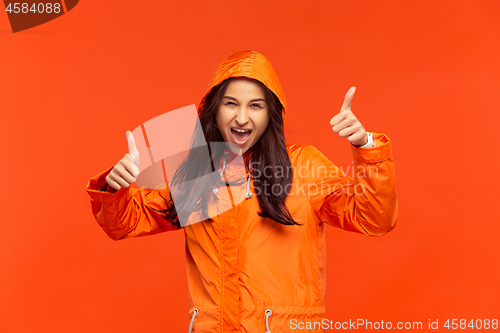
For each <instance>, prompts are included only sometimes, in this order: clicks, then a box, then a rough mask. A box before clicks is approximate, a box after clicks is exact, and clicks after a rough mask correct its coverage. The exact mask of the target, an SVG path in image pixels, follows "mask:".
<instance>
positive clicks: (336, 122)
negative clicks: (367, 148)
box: [330, 87, 368, 147]
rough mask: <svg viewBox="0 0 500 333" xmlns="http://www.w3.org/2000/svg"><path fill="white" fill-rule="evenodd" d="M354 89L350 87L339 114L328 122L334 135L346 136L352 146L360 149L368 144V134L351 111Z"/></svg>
mask: <svg viewBox="0 0 500 333" xmlns="http://www.w3.org/2000/svg"><path fill="white" fill-rule="evenodd" d="M355 91H356V87H351V89H349V90H348V91H347V94H346V95H345V98H344V104H342V107H341V108H340V112H339V113H338V114H337V115H335V116H334V117H333V118H332V120H330V125H331V126H332V130H333V132H334V133H338V134H339V135H340V137H341V138H345V137H346V136H347V140H348V141H349V142H350V143H351V144H352V145H354V146H358V147H361V146H363V145H366V144H367V143H368V134H367V133H366V130H365V128H364V127H363V125H361V122H360V121H359V120H358V118H356V116H355V115H354V113H352V111H351V102H352V98H353V97H354V92H355Z"/></svg>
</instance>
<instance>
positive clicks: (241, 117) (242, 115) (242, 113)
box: [236, 107, 250, 126]
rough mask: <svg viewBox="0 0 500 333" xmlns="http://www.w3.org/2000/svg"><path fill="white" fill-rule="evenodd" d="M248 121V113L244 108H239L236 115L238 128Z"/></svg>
mask: <svg viewBox="0 0 500 333" xmlns="http://www.w3.org/2000/svg"><path fill="white" fill-rule="evenodd" d="M249 120H250V118H249V113H248V110H247V108H246V107H241V108H240V109H239V110H238V114H237V115H236V122H237V123H238V126H243V125H245V124H246V123H248V121H249Z"/></svg>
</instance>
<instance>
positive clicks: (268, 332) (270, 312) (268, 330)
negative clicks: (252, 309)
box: [266, 309, 273, 333]
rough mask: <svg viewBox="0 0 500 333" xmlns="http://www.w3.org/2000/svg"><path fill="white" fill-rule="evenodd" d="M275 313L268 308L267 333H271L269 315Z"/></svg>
mask: <svg viewBox="0 0 500 333" xmlns="http://www.w3.org/2000/svg"><path fill="white" fill-rule="evenodd" d="M272 314H273V312H272V311H271V310H269V309H267V310H266V333H271V330H270V329H269V317H270V316H271V315H272Z"/></svg>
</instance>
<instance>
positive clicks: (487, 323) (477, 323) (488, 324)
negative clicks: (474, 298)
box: [443, 319, 498, 330]
mask: <svg viewBox="0 0 500 333" xmlns="http://www.w3.org/2000/svg"><path fill="white" fill-rule="evenodd" d="M443 327H446V328H447V329H453V330H456V329H461V330H463V329H466V328H476V329H486V330H487V329H494V330H496V329H498V319H492V320H490V319H482V320H481V319H476V320H474V319H471V320H470V321H469V322H468V323H467V320H465V319H460V320H459V319H451V320H450V319H448V320H447V321H446V323H444V325H443Z"/></svg>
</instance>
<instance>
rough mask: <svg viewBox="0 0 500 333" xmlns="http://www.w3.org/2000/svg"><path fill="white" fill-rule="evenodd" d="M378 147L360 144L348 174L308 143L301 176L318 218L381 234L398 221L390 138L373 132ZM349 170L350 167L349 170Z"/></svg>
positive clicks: (350, 228)
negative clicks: (303, 171) (303, 170)
mask: <svg viewBox="0 0 500 333" xmlns="http://www.w3.org/2000/svg"><path fill="white" fill-rule="evenodd" d="M373 138H374V140H375V147H368V148H357V147H355V146H353V145H351V147H352V154H353V162H354V168H352V169H349V170H350V171H352V173H353V175H354V178H352V177H350V176H347V175H346V174H345V173H344V172H343V171H342V170H341V169H340V168H338V167H337V166H335V165H334V164H333V163H332V162H331V161H330V160H329V159H328V158H326V157H325V156H324V155H323V154H322V153H321V152H320V151H318V150H317V149H316V148H315V147H313V146H305V147H304V151H303V162H302V163H303V166H306V169H305V170H308V171H307V175H306V176H305V177H301V178H302V179H303V181H304V183H305V185H306V193H307V196H308V199H309V202H310V204H311V206H312V207H313V209H314V211H315V212H316V214H317V215H318V217H319V219H320V220H321V221H322V222H324V223H327V224H330V225H332V226H335V227H338V228H342V229H344V230H347V231H353V232H358V233H363V234H366V235H370V236H381V235H384V234H386V233H387V232H389V231H391V230H392V229H393V228H394V227H395V226H396V222H397V217H398V204H397V192H396V188H395V183H396V182H395V181H396V179H395V172H394V171H395V170H394V161H393V158H392V148H391V140H390V139H389V137H387V136H386V135H384V134H380V133H374V132H373ZM349 170H348V171H349Z"/></svg>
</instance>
